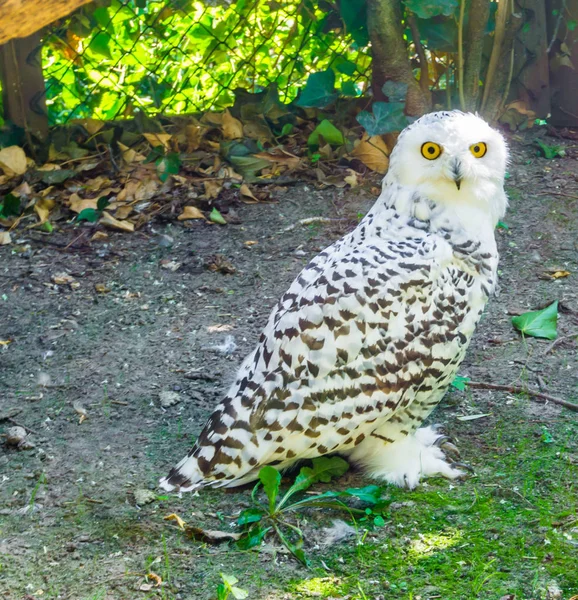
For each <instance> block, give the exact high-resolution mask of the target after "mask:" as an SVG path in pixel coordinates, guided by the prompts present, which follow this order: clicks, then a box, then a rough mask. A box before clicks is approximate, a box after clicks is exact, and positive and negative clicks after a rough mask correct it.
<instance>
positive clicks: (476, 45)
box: [462, 0, 490, 112]
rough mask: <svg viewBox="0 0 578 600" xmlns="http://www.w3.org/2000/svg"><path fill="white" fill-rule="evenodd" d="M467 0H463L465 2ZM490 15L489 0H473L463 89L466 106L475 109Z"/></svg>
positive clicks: (470, 10)
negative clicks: (485, 35)
mask: <svg viewBox="0 0 578 600" xmlns="http://www.w3.org/2000/svg"><path fill="white" fill-rule="evenodd" d="M464 1H465V0H462V2H464ZM489 17H490V2H489V0H471V2H470V7H469V11H468V26H467V28H466V35H465V40H466V41H465V44H464V45H465V48H464V54H465V60H464V81H463V90H464V97H465V104H466V106H465V108H466V110H469V111H472V112H473V111H475V110H477V108H478V96H479V92H480V79H481V70H482V51H483V46H484V33H485V30H486V25H487V24H488V19H489Z"/></svg>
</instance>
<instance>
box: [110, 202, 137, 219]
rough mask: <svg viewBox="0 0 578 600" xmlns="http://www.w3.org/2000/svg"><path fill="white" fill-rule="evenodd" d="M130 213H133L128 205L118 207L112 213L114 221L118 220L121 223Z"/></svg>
mask: <svg viewBox="0 0 578 600" xmlns="http://www.w3.org/2000/svg"><path fill="white" fill-rule="evenodd" d="M132 211H133V207H132V206H128V205H126V204H124V205H123V206H119V207H118V208H117V209H116V211H115V213H114V217H115V219H120V220H121V221H122V220H123V219H126V218H127V217H128V216H129V215H130V213H131V212H132Z"/></svg>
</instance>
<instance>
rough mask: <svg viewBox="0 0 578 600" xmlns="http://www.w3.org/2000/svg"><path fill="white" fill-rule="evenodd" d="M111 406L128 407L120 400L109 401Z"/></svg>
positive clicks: (126, 403)
mask: <svg viewBox="0 0 578 600" xmlns="http://www.w3.org/2000/svg"><path fill="white" fill-rule="evenodd" d="M110 403H111V404H118V405H119V406H128V402H123V401H122V400H111V401H110Z"/></svg>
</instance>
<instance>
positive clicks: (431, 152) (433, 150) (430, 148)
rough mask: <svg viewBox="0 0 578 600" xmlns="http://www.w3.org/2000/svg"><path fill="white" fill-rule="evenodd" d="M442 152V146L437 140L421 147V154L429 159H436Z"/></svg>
mask: <svg viewBox="0 0 578 600" xmlns="http://www.w3.org/2000/svg"><path fill="white" fill-rule="evenodd" d="M441 153H442V148H441V146H440V145H439V144H436V143H435V142H426V143H425V144H424V145H423V146H422V147H421V155H422V156H423V157H424V158H427V159H428V160H435V159H436V158H437V157H438V156H439V155H440V154H441Z"/></svg>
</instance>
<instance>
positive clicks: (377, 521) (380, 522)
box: [373, 515, 385, 527]
mask: <svg viewBox="0 0 578 600" xmlns="http://www.w3.org/2000/svg"><path fill="white" fill-rule="evenodd" d="M373 524H374V525H375V526H376V527H383V526H384V525H385V520H384V518H383V517H382V516H380V515H377V517H375V519H373Z"/></svg>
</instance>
